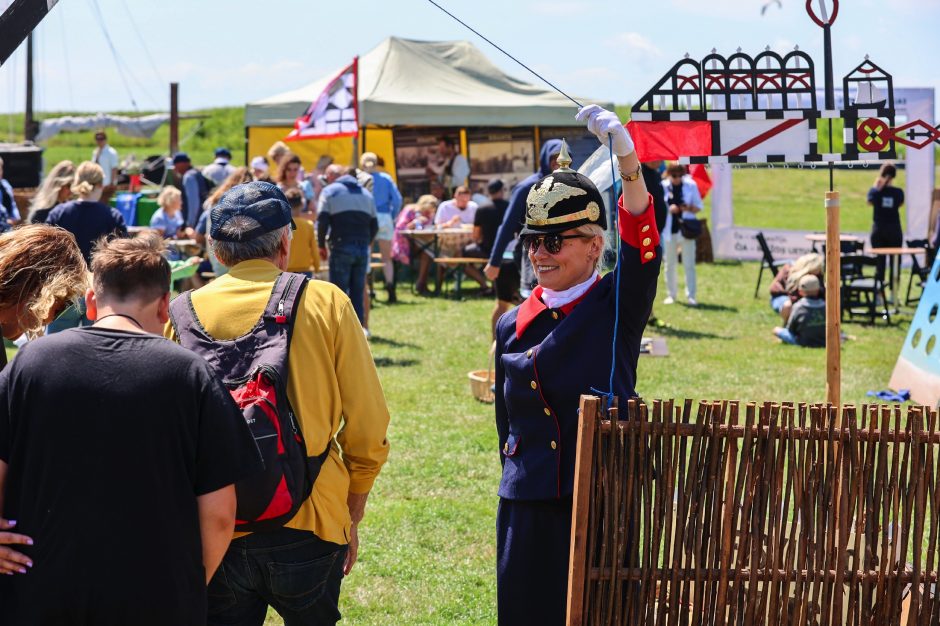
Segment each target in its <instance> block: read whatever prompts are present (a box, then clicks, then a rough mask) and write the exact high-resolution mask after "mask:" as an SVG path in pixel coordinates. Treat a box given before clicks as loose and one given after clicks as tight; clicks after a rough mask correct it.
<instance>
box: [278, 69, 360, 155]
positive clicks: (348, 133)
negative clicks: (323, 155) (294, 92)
mask: <svg viewBox="0 0 940 626" xmlns="http://www.w3.org/2000/svg"><path fill="white" fill-rule="evenodd" d="M358 83H359V57H356V58H354V59H353V62H352V63H350V64H349V66H348V67H346V68H345V69H343V70H342V71H341V72H340V73H339V75H338V76H337V77H336V78H334V79H333V80H331V81H330V82H329V84H327V86H326V89H324V90H323V92H322V93H321V94H320V95H319V96H318V97H317V99H316V100H314V101H313V102H312V103H311V104H310V106H309V107H307V111H306V112H305V113H304V114H303V115H302V116H301V117H298V118H297V121H296V122H294V130H292V131H291V132H290V134H289V135H288V136H287V138H286V140H287V141H299V140H301V139H333V138H335V137H355V136H356V135H358V134H359V102H358V94H357V86H358Z"/></svg>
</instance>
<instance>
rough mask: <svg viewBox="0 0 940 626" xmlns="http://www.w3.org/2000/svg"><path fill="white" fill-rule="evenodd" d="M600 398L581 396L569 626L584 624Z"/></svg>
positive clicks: (574, 498)
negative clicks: (593, 473)
mask: <svg viewBox="0 0 940 626" xmlns="http://www.w3.org/2000/svg"><path fill="white" fill-rule="evenodd" d="M600 403H601V400H600V398H598V397H596V396H581V407H580V409H579V412H580V417H581V419H580V420H578V449H577V455H576V456H575V462H574V475H575V482H574V494H573V496H572V500H573V506H572V509H571V515H572V520H571V548H570V552H569V555H568V615H567V624H568V626H581V622H582V620H583V618H584V583H585V566H586V565H587V536H588V512H589V511H590V493H591V466H592V465H593V463H594V427H595V425H596V424H597V412H598V410H599V408H600Z"/></svg>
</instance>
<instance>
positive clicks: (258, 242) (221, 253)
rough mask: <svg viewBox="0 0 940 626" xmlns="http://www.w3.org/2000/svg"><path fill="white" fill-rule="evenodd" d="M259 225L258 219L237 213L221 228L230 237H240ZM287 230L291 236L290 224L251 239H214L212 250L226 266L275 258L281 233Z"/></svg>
mask: <svg viewBox="0 0 940 626" xmlns="http://www.w3.org/2000/svg"><path fill="white" fill-rule="evenodd" d="M257 227H258V220H256V219H255V218H253V217H248V216H247V215H236V216H235V217H233V218H232V219H230V220H229V221H228V222H226V223H225V225H224V226H222V228H220V229H219V230H220V231H221V233H222V234H224V235H226V236H228V237H239V236H241V234H242V233H244V232H247V231H249V230H252V229H254V228H257ZM285 229H286V230H287V234H288V237H289V238H290V237H291V236H292V235H293V233H292V232H291V228H290V225H288V226H284V227H283V228H278V229H277V230H272V231H271V232H269V233H265V234H263V235H260V236H258V237H255V238H254V239H251V240H249V241H217V240H215V239H212V240H211V241H212V251H213V252H214V253H215V256H217V257H218V258H219V262H221V263H222V265H225V266H226V267H232V266H235V265H238V264H239V263H241V262H242V261H250V260H251V259H270V258H273V257H274V256H275V255H276V254H277V252H278V249H279V248H280V245H281V235H282V234H283V233H284V231H285Z"/></svg>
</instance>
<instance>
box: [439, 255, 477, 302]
mask: <svg viewBox="0 0 940 626" xmlns="http://www.w3.org/2000/svg"><path fill="white" fill-rule="evenodd" d="M434 263H435V264H437V266H438V267H439V268H441V269H445V270H446V269H450V272H449V273H452V274H453V276H454V282H455V286H454V295H455V296H456V297H457V299H458V300H459V299H460V294H461V287H462V285H463V275H464V268H465V267H468V266H474V267H477V266H478V267H481V268H482V267H483V266H484V265H486V259H483V258H480V257H463V256H441V257H437V258H435V259H434Z"/></svg>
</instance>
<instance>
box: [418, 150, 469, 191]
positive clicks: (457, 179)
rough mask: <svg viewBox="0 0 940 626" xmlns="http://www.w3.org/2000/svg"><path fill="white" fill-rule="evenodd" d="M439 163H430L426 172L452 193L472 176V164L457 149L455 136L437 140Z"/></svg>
mask: <svg viewBox="0 0 940 626" xmlns="http://www.w3.org/2000/svg"><path fill="white" fill-rule="evenodd" d="M437 156H438V159H439V161H438V163H437V164H436V165H435V164H431V163H428V166H427V168H426V170H425V171H426V172H427V174H428V176H429V177H431V178H432V179H434V180H437V181H438V182H439V183H441V184H442V185H444V189H446V190H447V193H448V194H450V193H452V192H455V189H454V188H455V187H458V186H460V185H465V184H466V183H467V180H468V179H469V178H470V164H469V163H468V162H467V157H465V156H464V155H462V154H460V152H458V151H457V142H456V141H455V140H454V138H453V137H447V136H444V137H441V138H440V139H438V142H437Z"/></svg>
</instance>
